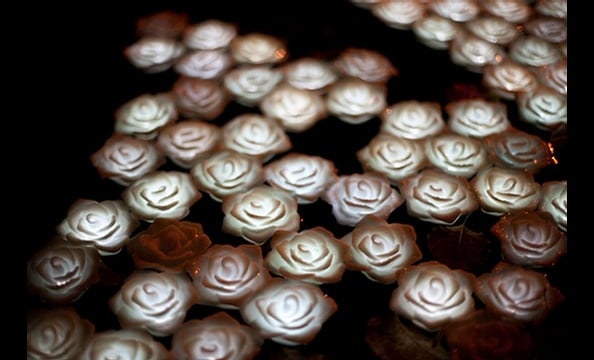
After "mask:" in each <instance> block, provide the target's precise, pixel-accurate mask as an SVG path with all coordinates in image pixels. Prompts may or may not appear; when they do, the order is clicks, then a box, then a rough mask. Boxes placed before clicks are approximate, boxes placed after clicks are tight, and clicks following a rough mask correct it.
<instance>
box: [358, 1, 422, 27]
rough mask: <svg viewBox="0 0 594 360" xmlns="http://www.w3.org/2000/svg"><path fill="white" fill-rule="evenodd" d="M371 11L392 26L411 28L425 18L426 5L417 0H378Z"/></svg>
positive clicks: (371, 7)
mask: <svg viewBox="0 0 594 360" xmlns="http://www.w3.org/2000/svg"><path fill="white" fill-rule="evenodd" d="M369 11H370V12H371V14H372V15H374V16H375V17H377V18H378V19H379V20H381V21H382V22H384V23H385V24H386V25H387V26H389V27H391V28H394V29H398V30H409V29H410V28H411V27H412V25H413V24H414V23H415V22H416V21H418V20H420V19H422V18H423V16H424V15H425V13H426V5H425V4H424V3H423V2H422V1H416V0H396V1H378V2H375V3H373V4H372V5H371V6H370V8H369Z"/></svg>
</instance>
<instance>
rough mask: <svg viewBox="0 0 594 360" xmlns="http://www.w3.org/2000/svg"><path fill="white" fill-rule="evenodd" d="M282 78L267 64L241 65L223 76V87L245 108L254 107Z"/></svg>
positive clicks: (276, 69) (278, 72)
mask: <svg viewBox="0 0 594 360" xmlns="http://www.w3.org/2000/svg"><path fill="white" fill-rule="evenodd" d="M283 78H284V75H283V73H282V72H281V70H279V69H278V68H276V67H273V66H272V65H269V64H262V65H243V66H240V67H236V68H234V69H232V70H231V71H229V72H227V73H226V74H225V75H223V86H224V88H225V89H226V90H227V91H228V92H229V93H230V94H231V96H232V97H233V99H234V100H235V101H236V102H238V103H240V104H242V105H245V106H255V105H257V104H259V103H260V101H261V100H262V99H263V98H264V97H265V96H266V95H268V93H270V92H271V91H272V90H273V89H274V88H275V87H276V86H277V85H278V84H279V83H280V82H281V81H282V80H283Z"/></svg>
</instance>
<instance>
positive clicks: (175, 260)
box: [127, 218, 211, 272]
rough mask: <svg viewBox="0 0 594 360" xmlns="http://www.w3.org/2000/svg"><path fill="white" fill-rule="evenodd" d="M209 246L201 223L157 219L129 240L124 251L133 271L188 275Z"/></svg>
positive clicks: (208, 239) (208, 240)
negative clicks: (151, 270)
mask: <svg viewBox="0 0 594 360" xmlns="http://www.w3.org/2000/svg"><path fill="white" fill-rule="evenodd" d="M210 244H211V241H210V238H209V237H208V235H206V234H205V233H204V230H203V229H202V225H201V224H199V223H195V222H191V221H179V220H174V219H161V218H158V219H155V221H154V222H153V223H151V224H150V225H149V227H148V228H147V229H146V230H143V231H141V232H139V233H138V234H136V235H134V237H132V239H131V240H130V242H129V243H128V245H127V250H128V253H129V254H130V256H131V257H132V260H133V261H134V266H135V267H136V268H137V269H155V270H160V271H173V272H190V271H194V264H195V262H196V261H197V258H198V257H199V256H200V255H202V253H204V252H205V251H206V249H207V248H208V247H209V246H210Z"/></svg>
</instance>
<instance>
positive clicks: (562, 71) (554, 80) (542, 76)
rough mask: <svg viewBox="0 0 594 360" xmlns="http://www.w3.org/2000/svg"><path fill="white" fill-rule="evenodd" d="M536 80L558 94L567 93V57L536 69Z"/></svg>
mask: <svg viewBox="0 0 594 360" xmlns="http://www.w3.org/2000/svg"><path fill="white" fill-rule="evenodd" d="M537 76H538V80H540V82H541V83H542V84H544V85H546V86H548V87H550V88H551V89H553V90H555V91H557V92H558V93H559V94H562V95H567V59H565V58H564V59H561V60H559V61H557V62H555V63H553V64H550V65H548V66H542V67H540V68H538V70H537Z"/></svg>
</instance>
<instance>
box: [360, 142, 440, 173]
mask: <svg viewBox="0 0 594 360" xmlns="http://www.w3.org/2000/svg"><path fill="white" fill-rule="evenodd" d="M356 156H357V160H359V162H360V163H361V166H362V167H363V170H365V171H366V172H377V173H380V174H382V175H384V176H386V177H387V178H388V180H390V183H391V184H392V185H397V184H398V182H399V181H400V180H402V179H404V178H405V177H407V176H410V175H414V174H416V173H417V172H418V171H419V170H421V169H422V168H423V167H425V166H426V165H428V161H427V157H426V156H425V152H424V151H423V143H422V142H421V141H417V140H412V139H406V138H403V137H398V136H394V135H391V134H385V133H380V134H378V135H376V136H375V137H374V138H372V139H371V141H369V143H368V144H367V145H365V146H364V147H363V148H361V149H359V150H358V151H357V153H356Z"/></svg>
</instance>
